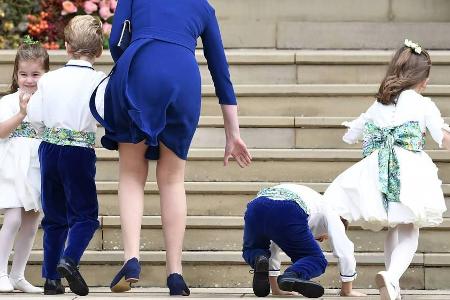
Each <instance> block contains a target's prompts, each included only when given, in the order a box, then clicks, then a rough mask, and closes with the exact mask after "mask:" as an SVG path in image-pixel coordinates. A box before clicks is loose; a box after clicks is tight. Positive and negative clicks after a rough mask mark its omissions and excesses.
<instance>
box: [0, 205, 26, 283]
mask: <svg viewBox="0 0 450 300" xmlns="http://www.w3.org/2000/svg"><path fill="white" fill-rule="evenodd" d="M21 219H22V208H20V207H19V208H8V209H5V213H4V219H3V226H2V229H1V230H0V275H2V274H3V275H4V274H8V258H9V255H10V254H11V251H12V248H13V245H14V239H15V237H16V234H17V232H18V231H19V229H20V224H21Z"/></svg>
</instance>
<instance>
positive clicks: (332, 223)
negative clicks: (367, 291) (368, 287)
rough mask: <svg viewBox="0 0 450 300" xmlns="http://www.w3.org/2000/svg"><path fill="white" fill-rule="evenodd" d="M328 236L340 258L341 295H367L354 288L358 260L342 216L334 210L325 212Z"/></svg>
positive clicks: (335, 254)
mask: <svg viewBox="0 0 450 300" xmlns="http://www.w3.org/2000/svg"><path fill="white" fill-rule="evenodd" d="M325 219H326V222H327V229H328V237H329V239H330V244H331V247H332V248H333V254H334V256H336V257H337V258H338V260H339V271H340V275H341V282H342V286H341V292H340V295H341V296H346V297H350V296H365V295H364V294H361V293H359V292H355V291H353V289H352V282H353V280H355V278H356V260H355V255H354V245H353V243H352V242H351V241H350V240H349V238H348V237H347V235H346V233H345V227H344V224H343V223H342V221H341V219H340V217H339V216H338V215H337V214H336V213H335V212H334V211H332V210H328V211H327V212H326V213H325Z"/></svg>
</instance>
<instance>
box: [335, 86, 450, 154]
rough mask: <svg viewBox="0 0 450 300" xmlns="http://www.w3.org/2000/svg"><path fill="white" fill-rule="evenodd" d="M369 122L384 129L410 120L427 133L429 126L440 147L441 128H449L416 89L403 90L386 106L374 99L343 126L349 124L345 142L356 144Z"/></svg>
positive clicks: (431, 104)
mask: <svg viewBox="0 0 450 300" xmlns="http://www.w3.org/2000/svg"><path fill="white" fill-rule="evenodd" d="M367 121H373V122H374V123H375V125H377V126H378V127H381V128H383V127H389V126H398V125H402V124H403V123H405V122H408V121H418V122H419V125H420V128H421V129H422V132H423V133H425V132H426V129H428V131H429V132H430V134H431V137H432V138H433V140H435V141H436V143H438V144H439V147H442V139H443V137H444V135H443V132H442V129H444V130H446V131H450V128H449V127H448V125H447V124H445V123H444V120H443V119H442V117H441V113H440V111H439V109H438V108H437V107H436V105H435V104H434V102H433V101H431V99H430V98H427V97H423V96H422V95H420V94H418V93H417V92H416V91H414V90H406V91H403V92H402V93H401V94H400V96H399V97H398V99H397V103H396V104H389V105H383V104H381V103H380V102H378V101H375V103H374V104H372V106H371V107H369V109H368V110H367V111H366V112H365V113H363V114H361V115H360V116H359V118H357V119H355V120H353V121H351V122H344V123H343V125H345V126H346V127H349V130H348V131H347V133H346V134H345V135H344V137H343V140H344V142H346V143H348V144H355V143H357V142H358V141H359V140H361V139H362V138H363V130H364V126H365V124H366V122H367Z"/></svg>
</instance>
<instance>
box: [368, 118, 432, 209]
mask: <svg viewBox="0 0 450 300" xmlns="http://www.w3.org/2000/svg"><path fill="white" fill-rule="evenodd" d="M363 135H364V142H363V155H364V157H367V156H369V155H370V154H372V153H373V152H374V151H375V150H379V151H378V169H379V170H378V172H379V174H378V180H379V182H380V188H381V192H382V193H383V198H384V208H385V209H386V211H387V209H388V206H389V202H400V166H399V162H398V158H397V155H396V153H395V150H394V146H397V147H401V148H403V149H406V150H409V151H414V152H419V151H421V150H423V147H424V145H425V135H424V134H423V133H422V130H421V129H420V126H419V122H417V121H410V122H406V123H403V124H402V125H399V126H392V127H385V128H380V127H378V126H376V125H375V124H374V123H373V122H372V121H369V122H367V123H366V124H365V127H364V133H363Z"/></svg>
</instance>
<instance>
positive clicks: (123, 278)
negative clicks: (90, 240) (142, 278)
mask: <svg viewBox="0 0 450 300" xmlns="http://www.w3.org/2000/svg"><path fill="white" fill-rule="evenodd" d="M140 273H141V265H140V264H139V260H138V259H137V258H136V257H133V258H131V259H129V260H127V262H126V263H125V264H124V265H123V267H122V269H120V271H119V273H117V275H116V276H115V277H114V279H113V280H112V282H111V285H110V286H109V287H110V288H111V291H112V292H113V293H123V292H126V291H129V290H130V289H131V284H132V283H136V282H138V281H139V275H140Z"/></svg>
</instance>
